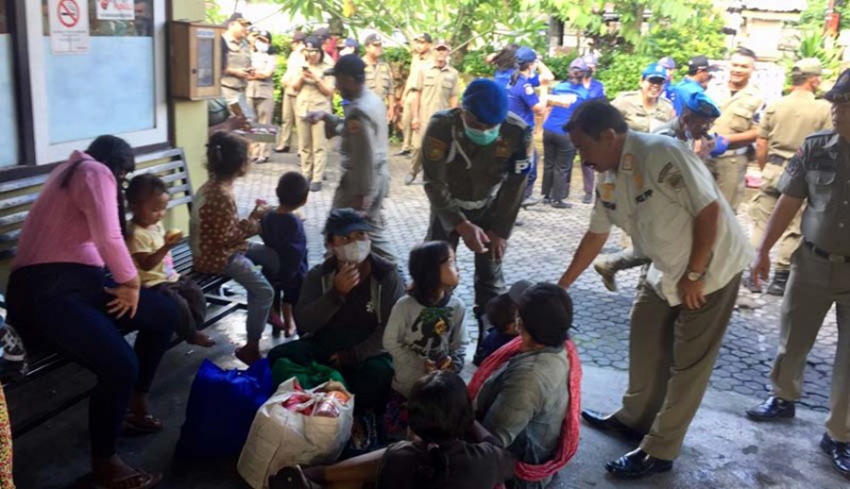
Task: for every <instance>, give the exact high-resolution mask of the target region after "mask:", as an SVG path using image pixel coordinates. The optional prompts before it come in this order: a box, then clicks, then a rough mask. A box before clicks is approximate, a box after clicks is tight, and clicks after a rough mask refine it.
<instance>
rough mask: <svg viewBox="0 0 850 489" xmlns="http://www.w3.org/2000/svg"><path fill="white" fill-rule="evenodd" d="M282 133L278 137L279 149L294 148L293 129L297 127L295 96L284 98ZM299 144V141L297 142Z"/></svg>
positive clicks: (285, 96)
mask: <svg viewBox="0 0 850 489" xmlns="http://www.w3.org/2000/svg"><path fill="white" fill-rule="evenodd" d="M281 105H282V107H281V123H280V133H278V135H277V148H278V149H283V148H285V147H289V148H292V147H293V146H294V145H293V144H292V140H293V138H292V128H293V127H295V95H285V94H284V96H283V103H282V104H281ZM296 142H297V140H296Z"/></svg>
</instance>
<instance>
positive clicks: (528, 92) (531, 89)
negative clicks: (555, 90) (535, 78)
mask: <svg viewBox="0 0 850 489" xmlns="http://www.w3.org/2000/svg"><path fill="white" fill-rule="evenodd" d="M525 94H526V95H534V87H532V86H531V83H526V84H525Z"/></svg>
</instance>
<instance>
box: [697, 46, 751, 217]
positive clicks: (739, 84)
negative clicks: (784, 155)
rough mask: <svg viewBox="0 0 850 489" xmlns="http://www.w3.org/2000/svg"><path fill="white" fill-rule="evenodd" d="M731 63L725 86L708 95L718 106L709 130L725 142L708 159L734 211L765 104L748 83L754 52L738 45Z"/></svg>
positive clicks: (716, 87)
mask: <svg viewBox="0 0 850 489" xmlns="http://www.w3.org/2000/svg"><path fill="white" fill-rule="evenodd" d="M730 64H731V66H732V68H731V70H730V73H729V84H728V85H727V86H712V87H710V88H709V90H708V92H707V95H708V96H709V98H711V99H712V100H714V102H715V103H716V104H717V106H718V107H720V117H719V118H718V119H717V121H716V122H715V123H714V127H713V128H712V132H715V133H717V134H718V135H720V136H722V139H720V138H718V139H720V141H721V142H723V143H726V142H728V149H727V150H726V152H725V153H723V154H722V155H720V156H718V157H715V158H713V159H712V160H711V161H709V167H710V168H711V170H712V173H714V174H716V175H717V185H719V186H720V191H721V192H723V196H724V197H726V200H727V201H728V202H729V203H730V204H731V205H732V209H734V210H735V212H737V211H738V205H740V203H741V200H742V199H743V197H744V177H745V176H746V174H747V164H748V163H749V158H748V157H747V153H748V151H749V146H750V144H752V143H753V142H755V140H756V136H757V135H758V123H759V118H760V111H761V109H762V107H763V106H764V98H763V97H762V95H761V92H760V91H759V90H758V89H757V88H756V87H754V86H753V85H752V84H751V83H750V77H751V76H752V73H753V71H754V70H755V54H754V53H753V52H752V51H750V50H749V49H746V48H741V49H739V50H738V52H737V53H735V54H734V55H733V56H732V59H731V60H730Z"/></svg>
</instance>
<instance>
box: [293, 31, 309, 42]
mask: <svg viewBox="0 0 850 489" xmlns="http://www.w3.org/2000/svg"><path fill="white" fill-rule="evenodd" d="M305 39H307V33H306V32H304V31H295V32H293V33H292V42H303V41H304V40H305Z"/></svg>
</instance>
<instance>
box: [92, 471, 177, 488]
mask: <svg viewBox="0 0 850 489" xmlns="http://www.w3.org/2000/svg"><path fill="white" fill-rule="evenodd" d="M161 481H162V474H148V473H147V472H144V471H141V470H137V471H136V472H135V473H133V474H130V475H128V476H126V477H121V478H120V479H115V480H113V481H110V482H107V483H105V484H104V483H97V482H95V483H93V484H92V487H94V489H150V488H151V487H156V485H157V484H159V483H160V482H161Z"/></svg>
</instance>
